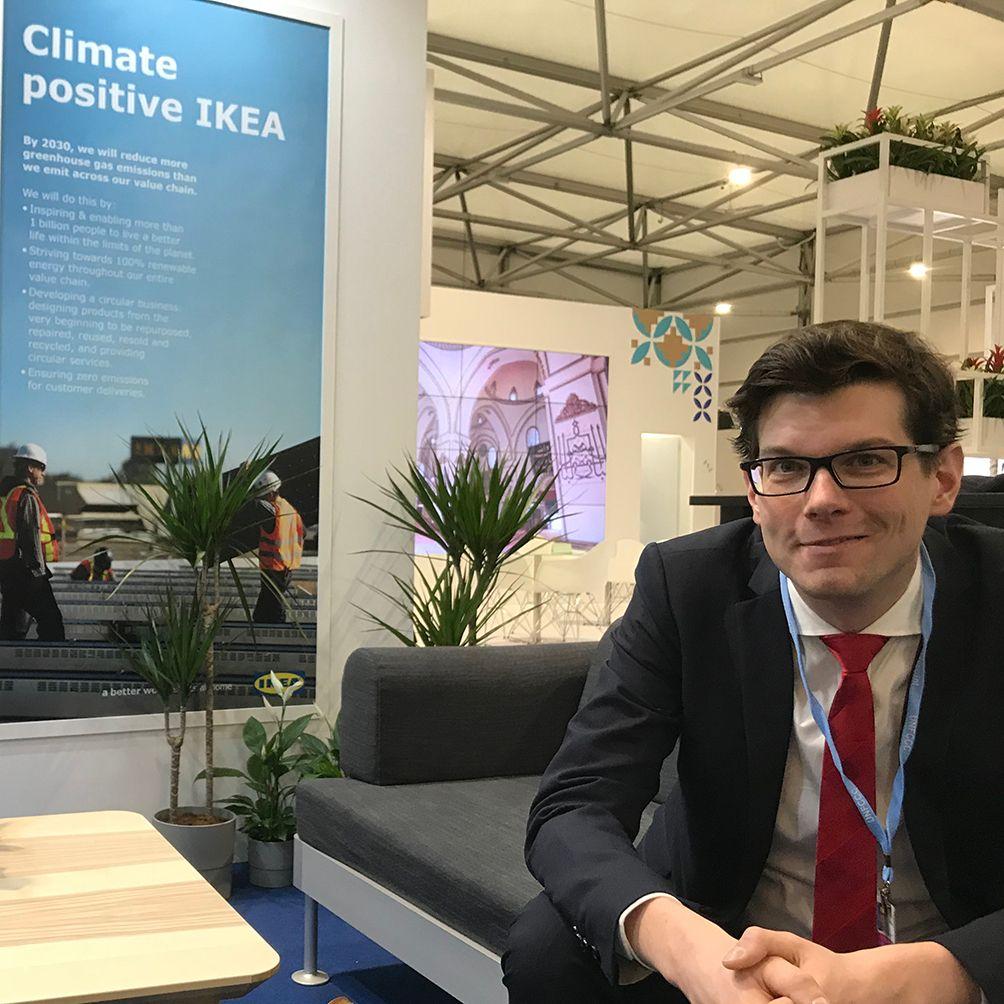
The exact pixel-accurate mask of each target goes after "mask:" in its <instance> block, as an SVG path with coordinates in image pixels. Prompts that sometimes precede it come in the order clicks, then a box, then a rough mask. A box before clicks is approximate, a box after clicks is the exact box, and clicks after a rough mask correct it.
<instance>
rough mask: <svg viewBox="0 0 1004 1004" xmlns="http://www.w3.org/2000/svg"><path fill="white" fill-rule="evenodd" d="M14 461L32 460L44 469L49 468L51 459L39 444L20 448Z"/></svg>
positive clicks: (26, 444)
mask: <svg viewBox="0 0 1004 1004" xmlns="http://www.w3.org/2000/svg"><path fill="white" fill-rule="evenodd" d="M14 459H15V460H31V461H32V462H33V463H36V464H41V465H42V467H43V468H44V467H48V466H49V458H48V457H47V456H46V454H45V450H43V449H42V447H41V446H39V445H38V443H25V444H24V445H23V446H19V447H18V448H17V453H15V454H14Z"/></svg>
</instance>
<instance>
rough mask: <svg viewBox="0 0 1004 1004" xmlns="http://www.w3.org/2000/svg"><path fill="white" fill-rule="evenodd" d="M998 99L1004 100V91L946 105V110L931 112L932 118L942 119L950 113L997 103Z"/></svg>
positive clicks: (940, 109) (937, 109)
mask: <svg viewBox="0 0 1004 1004" xmlns="http://www.w3.org/2000/svg"><path fill="white" fill-rule="evenodd" d="M997 98H1004V90H1000V91H991V92H990V93H989V94H980V95H978V96H977V97H975V98H966V100H965V101H956V102H955V104H954V105H945V107H944V108H936V109H935V110H934V111H933V112H931V117H932V118H941V116H942V115H948V114H949V113H950V112H961V111H962V110H963V109H964V108H972V107H973V106H974V105H982V104H983V103H984V102H986V101H996V100H997Z"/></svg>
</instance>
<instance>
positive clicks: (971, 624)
mask: <svg viewBox="0 0 1004 1004" xmlns="http://www.w3.org/2000/svg"><path fill="white" fill-rule="evenodd" d="M924 540H925V543H926V545H927V548H928V550H929V552H930V555H931V560H932V562H933V564H934V569H935V573H936V575H937V580H938V585H937V592H936V596H935V603H934V631H933V634H932V637H931V642H930V647H929V651H928V665H927V683H926V690H925V694H924V700H923V705H922V708H921V715H920V722H919V726H918V732H917V740H916V745H915V746H914V750H913V755H912V756H911V758H910V760H909V763H908V764H907V771H906V795H905V802H904V824H905V825H906V827H907V831H908V833H909V836H910V841H911V843H912V845H913V849H914V852H915V854H916V858H917V863H918V865H919V867H920V871H921V873H922V875H923V877H924V880H925V882H926V884H927V888H928V890H929V892H930V894H931V898H932V899H933V901H934V903H935V905H936V906H937V907H938V909H939V910H940V911H941V913H942V915H943V916H944V918H945V921H946V923H947V924H948V926H949V927H950V928H951V930H950V932H949V933H947V934H945V935H943V936H942V937H939V938H938V939H937V940H938V941H940V942H941V943H942V944H944V945H945V946H946V947H947V948H948V949H949V950H950V951H951V952H953V953H954V954H955V956H956V957H957V958H958V959H959V960H960V961H961V962H962V964H963V966H964V967H965V968H966V969H967V970H968V972H969V973H970V974H971V975H972V977H973V978H974V979H975V980H976V982H977V983H979V984H980V986H981V987H982V988H983V990H984V992H985V993H986V995H987V997H988V999H989V1001H990V1004H1004V655H1002V651H1001V645H1000V643H999V635H998V632H999V630H1000V627H1001V602H1000V598H1001V593H1002V587H1004V530H998V529H993V528H990V527H985V526H981V525H979V524H976V523H972V522H970V521H968V520H965V519H963V518H960V517H956V516H949V517H948V518H947V519H937V520H932V521H931V525H930V526H929V527H928V529H927V532H926V534H925V537H924ZM636 579H637V585H636V588H635V592H634V597H633V598H632V600H631V603H630V605H629V606H628V609H627V612H626V613H625V615H624V618H623V620H622V621H621V624H620V626H619V627H618V628H617V630H616V631H615V633H614V636H613V649H612V653H611V656H610V659H609V662H608V664H607V665H606V666H605V668H604V669H603V671H602V673H601V674H600V679H599V683H598V685H597V687H596V690H595V692H594V695H593V696H592V698H591V699H590V700H589V701H588V702H587V703H586V704H585V705H584V706H583V707H582V708H581V710H580V711H579V712H578V713H577V714H576V715H575V717H574V718H573V719H572V721H571V722H570V724H569V726H568V731H567V733H566V736H565V739H564V742H563V743H562V746H561V748H560V749H559V751H558V752H557V754H556V755H555V757H554V759H553V761H552V762H551V764H550V766H549V767H548V769H547V771H546V772H545V774H544V777H543V780H542V782H541V786H540V791H539V793H538V795H537V797H536V799H535V801H534V803H533V806H532V808H531V810H530V821H529V828H528V834H527V848H526V850H527V863H528V864H529V867H530V870H531V872H533V874H534V875H535V876H536V877H537V879H538V880H539V881H540V882H541V884H542V885H543V886H544V889H545V890H546V892H547V894H548V896H549V897H550V898H551V900H552V902H553V903H554V905H555V906H556V907H557V909H558V910H559V912H560V913H561V914H562V916H563V917H564V918H565V919H566V920H567V922H568V923H569V924H570V925H571V926H572V927H574V929H575V930H576V931H577V932H578V933H579V935H580V937H581V938H582V939H583V940H584V941H585V943H587V944H588V945H590V946H591V947H592V948H593V952H594V954H595V955H596V957H597V959H598V961H599V962H600V964H601V965H602V967H603V970H604V972H605V973H606V975H607V977H608V978H609V979H610V980H611V981H615V980H616V978H617V965H618V963H617V947H618V931H617V925H618V919H619V917H620V914H621V913H622V912H623V911H624V910H625V909H626V908H627V907H628V906H629V905H630V904H631V903H633V902H634V901H635V900H636V899H638V898H639V897H641V896H643V895H646V894H647V893H650V892H654V891H656V890H662V891H665V892H671V893H673V894H674V895H676V896H678V897H679V898H680V899H681V900H682V901H683V902H685V903H686V904H687V905H688V906H689V907H691V908H692V909H694V910H697V911H698V912H699V913H701V914H703V915H704V916H706V917H709V918H710V919H712V920H713V921H715V922H716V923H718V924H720V925H722V926H723V927H725V928H726V929H727V930H732V931H733V932H734V933H738V932H737V927H738V926H739V925H740V922H741V919H742V915H743V912H744V910H745V908H746V905H747V903H748V902H749V900H750V897H751V896H752V894H753V891H754V889H755V887H756V885H757V882H758V880H759V878H760V875H761V873H762V871H763V867H764V863H765V862H766V859H767V854H768V851H769V850H770V845H771V840H772V838H773V833H774V821H775V817H776V815H777V808H778V802H779V799H780V794H781V782H782V779H783V776H784V768H785V762H786V757H787V750H788V742H789V739H790V736H791V732H792V713H793V708H792V704H793V692H794V667H793V660H792V655H791V643H790V639H789V636H788V630H787V626H786V623H785V618H784V612H783V609H782V607H781V599H780V589H779V585H778V574H777V568H776V567H775V565H774V564H773V562H772V561H771V560H770V558H769V557H768V556H767V552H766V550H765V548H764V545H763V539H762V536H761V534H760V531H759V529H758V528H757V527H755V526H754V525H753V522H752V521H751V520H739V521H736V522H732V523H727V524H725V525H723V526H718V527H715V528H713V529H711V530H705V531H702V532H700V533H695V534H690V535H689V536H686V537H680V538H677V539H675V540H670V541H666V542H665V543H661V544H650V545H649V546H648V547H646V548H645V551H644V552H643V554H642V556H641V559H640V561H639V563H638V569H637V572H636ZM677 742H679V765H678V767H679V777H680V785H679V789H678V791H677V798H676V799H675V800H672V801H671V802H669V803H667V805H666V806H664V807H663V808H662V809H660V810H659V811H658V812H657V813H656V816H655V819H654V821H653V823H652V826H651V828H650V829H649V831H648V833H647V834H646V836H645V839H644V840H643V841H642V844H641V846H640V848H639V850H637V851H636V850H635V848H634V845H633V843H632V840H633V838H634V837H635V836H636V835H637V832H638V826H639V818H640V816H641V812H642V810H643V809H644V808H645V806H646V805H647V804H648V803H649V801H650V800H651V799H652V796H653V795H654V794H655V792H656V789H657V787H658V783H659V770H660V767H661V765H662V763H663V760H664V759H665V757H666V756H667V754H669V752H670V751H671V750H672V749H673V748H674V747H675V746H676V744H677Z"/></svg>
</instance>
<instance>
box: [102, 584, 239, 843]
mask: <svg viewBox="0 0 1004 1004" xmlns="http://www.w3.org/2000/svg"><path fill="white" fill-rule="evenodd" d="M224 613H225V611H224V610H223V609H222V608H217V609H216V610H215V611H214V612H213V614H212V615H211V616H210V617H209V618H206V617H205V616H204V615H203V611H202V609H201V608H200V607H199V604H198V602H197V601H196V600H195V598H194V597H192V598H191V599H187V600H185V599H181V598H179V597H178V596H177V595H176V594H175V593H174V592H173V590H171V589H167V591H166V592H165V593H164V599H163V602H162V604H161V605H160V606H159V607H155V606H151V607H148V608H147V609H146V611H145V616H144V619H143V621H142V622H141V623H140V624H138V625H135V626H134V632H133V633H134V638H133V639H132V643H131V644H130V645H128V646H127V647H123V649H122V651H123V654H124V655H125V658H126V660H127V661H128V663H129V665H130V666H131V667H132V670H133V672H135V673H136V675H137V676H139V677H141V678H142V679H144V680H145V681H146V682H147V683H149V684H150V686H152V687H153V689H154V690H155V691H156V692H157V696H158V697H159V698H160V700H161V703H162V704H163V706H164V736H165V738H166V739H167V745H168V746H169V747H170V750H171V766H170V771H169V792H170V794H169V799H168V810H167V821H168V822H169V823H172V824H176V823H178V821H179V820H178V777H179V773H180V767H181V748H182V746H183V745H184V742H185V726H186V721H187V713H188V710H189V704H190V703H191V699H192V696H193V695H194V693H195V691H196V690H197V689H198V687H199V676H200V673H201V671H202V667H203V665H204V664H205V661H206V656H207V654H208V653H209V651H210V650H211V649H212V647H213V640H214V639H215V638H216V634H217V632H218V631H219V628H220V624H221V622H222V619H223V616H224ZM172 712H173V713H174V714H176V715H177V728H176V729H175V731H173V732H172V731H171V714H172Z"/></svg>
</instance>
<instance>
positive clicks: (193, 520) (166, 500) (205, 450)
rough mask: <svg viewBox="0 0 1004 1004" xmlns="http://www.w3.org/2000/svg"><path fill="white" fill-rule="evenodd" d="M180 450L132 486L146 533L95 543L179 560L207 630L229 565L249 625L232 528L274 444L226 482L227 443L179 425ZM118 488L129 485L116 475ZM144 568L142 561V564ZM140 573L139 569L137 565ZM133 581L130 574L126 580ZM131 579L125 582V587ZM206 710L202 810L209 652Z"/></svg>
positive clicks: (209, 725) (209, 669) (209, 788)
mask: <svg viewBox="0 0 1004 1004" xmlns="http://www.w3.org/2000/svg"><path fill="white" fill-rule="evenodd" d="M178 425H179V428H180V430H181V438H182V445H183V448H182V450H181V451H172V450H170V449H168V448H167V447H166V446H164V444H158V445H159V446H160V448H161V451H162V454H163V463H161V464H158V465H157V466H155V467H153V468H151V470H150V472H149V478H150V481H149V482H148V483H146V484H136V483H130V484H129V487H130V488H131V490H132V491H134V492H136V493H137V494H138V496H139V498H140V510H141V514H142V516H143V520H144V524H145V528H144V529H142V530H132V531H123V532H119V533H113V534H107V535H105V536H103V537H101V538H100V541H99V543H101V544H104V543H110V542H112V541H116V540H124V541H129V542H131V543H139V544H142V545H144V546H145V549H146V552H147V558H146V559H144V560H149V559H150V558H175V559H180V560H182V561H184V562H185V563H186V564H188V565H189V566H190V567H191V568H192V570H193V571H194V572H195V597H194V601H195V602H196V603H197V605H198V607H199V609H200V610H201V612H202V616H203V619H204V620H205V622H206V624H207V626H208V625H210V624H214V623H215V624H217V625H218V624H219V623H220V618H219V612H220V575H221V572H220V568H221V565H223V564H226V565H227V567H228V569H229V571H230V575H231V577H232V578H233V582H234V584H235V586H236V589H237V594H238V596H239V598H240V602H241V606H242V608H243V610H244V615H245V617H246V618H247V621H248V623H249V624H251V608H250V606H249V605H248V601H247V597H246V596H245V594H244V588H243V585H242V584H241V581H240V577H239V576H238V574H237V569H236V568H235V567H234V561H233V558H234V556H235V554H236V552H237V546H236V544H235V537H234V528H235V525H236V521H237V520H238V517H239V515H240V514H241V512H242V510H244V509H245V507H246V506H247V505H248V504H249V503H250V502H251V501H252V500H253V499H254V497H255V493H254V491H253V490H252V486H253V484H254V482H255V479H256V478H257V477H258V476H259V475H260V474H262V473H263V472H264V471H266V470H267V469H268V467H269V465H270V463H271V460H272V456H273V454H274V452H275V449H276V447H277V446H278V442H276V443H273V444H272V445H271V446H268V447H267V446H266V445H265V443H264V441H262V442H260V443H259V444H258V445H257V446H256V447H255V448H254V449H253V450H252V451H251V453H250V454H249V455H248V456H247V458H246V459H245V460H244V461H243V463H241V464H240V466H239V467H238V468H237V469H236V471H234V472H233V473H232V474H231V475H230V476H229V477H224V474H225V472H226V470H227V453H228V450H229V446H230V436H229V435H227V436H226V437H224V436H220V437H219V438H218V439H217V441H216V444H215V446H214V445H213V442H212V440H211V439H210V436H209V433H208V432H207V431H206V426H205V424H204V423H202V422H200V430H199V433H198V435H195V436H193V435H192V434H191V432H189V430H188V428H187V427H186V426H185V424H184V423H183V422H181V421H179V423H178ZM115 478H116V481H118V483H119V485H120V486H121V487H123V488H125V487H126V483H125V482H124V481H122V479H121V478H120V477H119V475H117V474H116V475H115ZM140 564H142V562H141V563H140ZM137 567H138V566H137ZM130 574H131V573H130ZM128 578H129V575H126V576H125V578H123V580H122V582H123V583H124V582H126V581H127V580H128ZM203 679H204V683H205V711H206V767H207V770H208V773H207V774H206V808H207V811H211V809H212V805H213V801H214V799H213V777H214V772H213V770H212V767H213V742H214V735H213V709H214V700H213V697H214V686H213V679H214V659H213V646H212V644H210V645H209V646H208V648H207V650H206V654H205V660H204V662H203Z"/></svg>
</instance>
